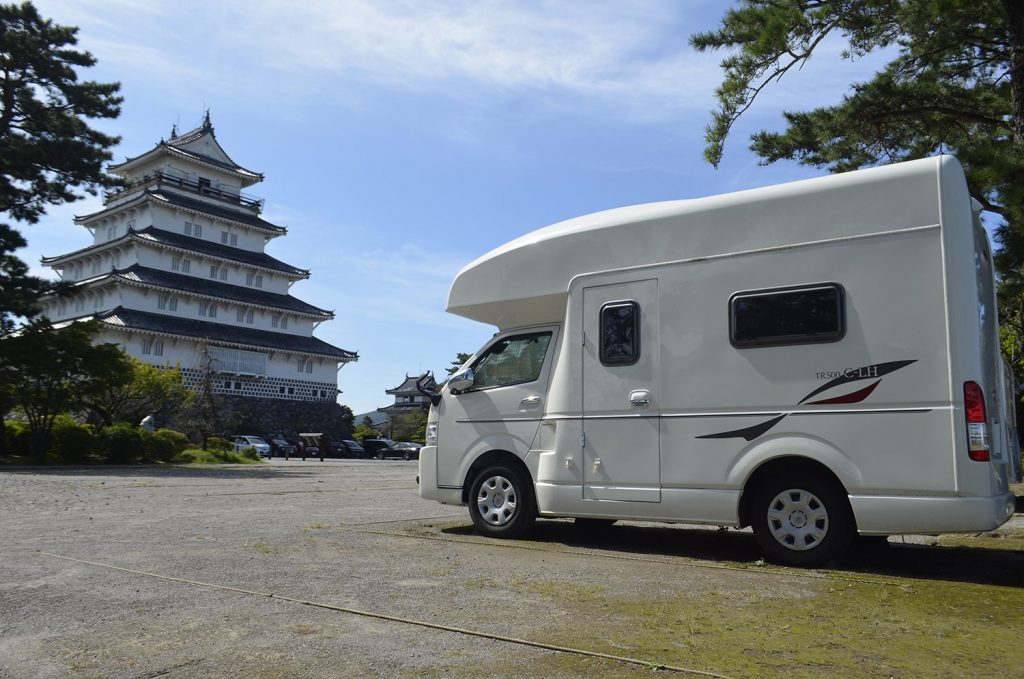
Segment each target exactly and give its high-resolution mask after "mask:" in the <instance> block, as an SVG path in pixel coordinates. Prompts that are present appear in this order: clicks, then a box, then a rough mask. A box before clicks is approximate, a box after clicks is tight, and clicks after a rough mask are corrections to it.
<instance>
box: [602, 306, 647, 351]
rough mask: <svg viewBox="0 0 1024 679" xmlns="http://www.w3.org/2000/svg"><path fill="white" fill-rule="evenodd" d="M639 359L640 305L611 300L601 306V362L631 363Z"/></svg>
mask: <svg viewBox="0 0 1024 679" xmlns="http://www.w3.org/2000/svg"><path fill="white" fill-rule="evenodd" d="M638 360H640V305H639V304H637V303H636V302H613V303H611V304H605V305H604V306H603V307H601V364H602V365H632V364H634V363H636V362H637V361H638Z"/></svg>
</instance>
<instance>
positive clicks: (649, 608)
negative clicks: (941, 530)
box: [0, 459, 1024, 678]
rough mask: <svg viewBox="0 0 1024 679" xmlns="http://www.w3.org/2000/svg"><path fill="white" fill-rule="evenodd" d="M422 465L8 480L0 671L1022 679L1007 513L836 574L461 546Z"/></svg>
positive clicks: (679, 534)
mask: <svg viewBox="0 0 1024 679" xmlns="http://www.w3.org/2000/svg"><path fill="white" fill-rule="evenodd" d="M415 475H416V463H415V462H402V461H394V462H380V461H376V460H367V461H351V460H327V461H324V462H320V461H317V460H309V461H305V462H303V461H299V460H289V461H287V462H285V461H283V460H276V459H275V460H273V461H271V462H270V463H269V464H262V465H252V466H237V467H236V466H229V467H223V468H189V467H124V468H110V467H106V468H62V469H33V470H27V469H6V470H0V516H2V519H0V522H2V523H0V677H17V678H21V677H72V678H85V677H91V678H95V677H134V678H143V677H146V678H153V677H356V676H389V677H391V676H397V677H517V676H518V677H537V676H551V677H561V676H577V677H584V676H586V677H621V676H651V674H652V673H654V672H656V673H659V674H665V675H678V676H687V673H689V674H691V675H698V676H700V675H702V676H724V677H760V676H787V677H789V676H808V677H834V676H863V677H890V676H895V677H929V676H933V677H947V676H980V677H985V676H991V677H1005V676H1012V675H1015V674H1019V672H1020V669H1021V662H1020V658H1019V651H1018V650H1017V649H1018V645H1019V639H1020V636H1021V634H1022V633H1024V551H1021V549H1022V547H1024V531H1022V530H1021V528H1020V525H1019V524H1020V520H1021V515H1019V514H1018V515H1017V516H1016V517H1015V519H1014V521H1013V522H1011V525H1010V526H1008V527H1006V528H1004V529H1003V530H1001V531H998V532H997V533H994V534H990V535H982V536H951V537H946V538H943V539H942V540H941V541H936V540H935V539H931V538H918V539H912V540H909V541H904V540H903V539H893V540H892V544H891V545H890V547H889V548H888V549H883V550H880V551H878V552H875V553H871V554H860V555H859V556H857V557H856V558H853V559H851V560H850V562H849V563H844V564H841V565H839V566H838V567H837V568H835V569H830V570H815V571H801V570H796V569H786V568H778V567H774V566H770V565H767V564H764V563H763V562H762V561H760V560H759V555H758V552H757V550H756V547H755V545H754V543H753V540H752V538H751V536H750V535H749V533H746V532H741V531H734V530H728V531H722V530H717V529H706V528H699V527H693V526H668V525H662V524H646V525H645V524H625V525H616V526H613V527H610V528H606V529H603V530H601V531H600V532H596V533H595V532H590V533H587V532H584V531H583V530H582V529H579V528H577V527H575V526H574V525H573V524H572V522H571V521H564V520H552V521H540V522H538V524H537V530H536V531H535V533H534V534H533V535H532V536H531V538H530V539H529V540H524V541H519V542H504V541H494V540H488V539H484V538H481V537H479V536H477V535H475V534H474V533H473V532H472V530H471V528H470V522H469V519H468V515H467V513H466V511H465V509H464V508H459V507H444V506H441V505H438V504H435V503H432V502H426V501H423V500H420V499H419V497H418V496H417V494H416V484H415Z"/></svg>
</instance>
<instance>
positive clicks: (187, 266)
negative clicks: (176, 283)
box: [181, 259, 192, 273]
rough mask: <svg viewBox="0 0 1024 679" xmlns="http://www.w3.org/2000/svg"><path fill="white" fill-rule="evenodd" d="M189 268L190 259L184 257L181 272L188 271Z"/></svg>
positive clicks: (190, 264) (190, 265)
mask: <svg viewBox="0 0 1024 679" xmlns="http://www.w3.org/2000/svg"><path fill="white" fill-rule="evenodd" d="M191 269H192V260H191V259H186V260H185V261H184V262H182V263H181V270H182V271H183V272H185V273H188V272H189V271H190V270H191Z"/></svg>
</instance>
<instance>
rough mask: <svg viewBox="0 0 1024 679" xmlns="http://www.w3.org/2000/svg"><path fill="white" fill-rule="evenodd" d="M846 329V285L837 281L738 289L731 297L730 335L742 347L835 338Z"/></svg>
mask: <svg viewBox="0 0 1024 679" xmlns="http://www.w3.org/2000/svg"><path fill="white" fill-rule="evenodd" d="M845 333H846V312H845V309H844V306H843V288H842V286H840V285H838V284H835V283H828V284H825V285H820V284H819V285H814V286H806V287H799V288H781V289H775V290H758V291H752V292H738V293H736V294H735V295H733V296H732V299H730V300H729V339H730V341H731V342H732V345H733V346H734V347H736V348H738V349H743V348H747V347H764V346H779V345H784V344H809V343H812V342H835V341H838V340H840V339H842V338H843V335H844V334H845Z"/></svg>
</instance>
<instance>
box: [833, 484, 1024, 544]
mask: <svg viewBox="0 0 1024 679" xmlns="http://www.w3.org/2000/svg"><path fill="white" fill-rule="evenodd" d="M850 505H851V506H852V507H853V513H854V516H855V517H856V519H857V530H858V531H859V532H860V533H861V534H862V535H898V534H900V533H925V534H935V533H970V532H976V531H986V530H992V529H994V528H998V527H999V526H1001V525H1003V524H1004V523H1006V522H1007V521H1008V520H1009V518H1010V517H1011V516H1013V511H1014V507H1015V505H1016V499H1015V498H1014V496H1013V493H1006V494H1005V495H998V496H995V497H898V496H879V495H851V496H850Z"/></svg>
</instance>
